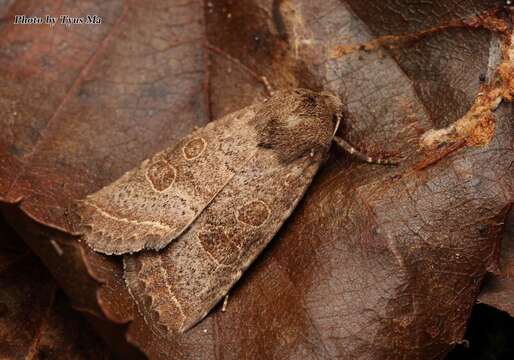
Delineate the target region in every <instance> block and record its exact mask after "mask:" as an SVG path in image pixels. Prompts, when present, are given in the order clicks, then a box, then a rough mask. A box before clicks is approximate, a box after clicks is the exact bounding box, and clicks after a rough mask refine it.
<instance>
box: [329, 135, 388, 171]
mask: <svg viewBox="0 0 514 360" xmlns="http://www.w3.org/2000/svg"><path fill="white" fill-rule="evenodd" d="M334 141H335V143H336V144H337V145H338V146H339V147H340V148H342V149H343V150H344V151H346V152H347V153H349V154H350V155H352V156H354V157H356V158H357V159H359V160H362V161H364V162H367V163H370V164H380V165H397V164H398V162H396V161H393V160H389V159H381V158H372V157H370V156H368V155H366V154H364V153H362V152H360V151H359V150H357V149H356V148H354V147H353V146H352V145H350V144H349V143H347V142H346V141H344V140H343V139H341V138H340V137H339V136H334Z"/></svg>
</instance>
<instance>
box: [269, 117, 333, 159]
mask: <svg viewBox="0 0 514 360" xmlns="http://www.w3.org/2000/svg"><path fill="white" fill-rule="evenodd" d="M267 125H268V126H266V127H265V128H264V129H263V130H264V131H263V132H261V134H260V136H261V139H260V145H261V146H264V147H267V148H271V149H274V150H275V151H276V153H277V155H278V156H279V158H280V159H281V160H282V161H292V160H294V159H297V158H299V157H301V156H305V155H307V154H313V153H319V152H322V153H325V152H326V151H328V148H329V147H330V142H331V141H332V135H333V132H334V128H333V125H332V122H331V119H330V118H329V117H327V116H306V115H297V114H290V115H288V116H284V117H282V118H274V119H270V120H269V122H268V124H267Z"/></svg>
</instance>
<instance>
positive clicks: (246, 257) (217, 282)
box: [124, 148, 325, 336]
mask: <svg viewBox="0 0 514 360" xmlns="http://www.w3.org/2000/svg"><path fill="white" fill-rule="evenodd" d="M324 156H325V154H322V153H318V154H315V155H314V156H313V157H311V156H309V155H306V156H303V157H301V158H298V159H296V160H294V161H293V162H291V163H283V162H281V161H280V160H278V159H277V157H276V156H275V154H273V151H272V150H270V149H265V148H258V150H257V151H256V152H255V154H254V156H253V157H252V158H251V159H249V160H248V161H247V162H246V163H245V165H244V167H242V168H241V169H240V171H239V172H238V173H237V174H236V175H235V176H234V178H233V179H232V180H231V181H230V183H229V184H228V185H227V186H226V187H225V188H223V190H222V191H221V192H220V193H219V194H218V196H217V197H216V198H215V199H214V201H213V202H212V203H211V204H210V205H209V206H208V207H207V208H206V209H205V210H204V211H203V212H202V214H201V215H200V216H199V217H198V218H197V220H196V221H195V222H194V224H193V225H192V226H191V227H190V228H189V229H188V231H187V232H185V233H184V234H183V235H182V236H181V237H179V238H178V239H177V240H176V241H174V242H173V243H172V244H170V246H168V247H167V248H166V249H165V250H164V251H162V252H160V253H140V254H137V255H133V256H125V257H124V264H125V280H126V284H127V286H128V288H129V290H130V292H131V294H132V296H133V297H134V299H135V301H136V302H137V304H138V307H139V309H140V311H141V313H142V314H143V315H144V317H145V319H146V321H147V323H148V324H149V325H150V326H151V327H152V329H153V330H154V331H156V332H157V333H158V334H161V335H162V336H165V335H166V334H168V333H174V332H177V331H178V332H183V331H185V330H187V329H189V328H191V327H192V326H194V325H195V324H196V323H197V322H199V321H200V320H201V319H203V318H204V317H205V316H206V315H207V313H208V312H209V311H210V310H211V309H212V308H213V307H214V306H215V305H216V304H217V303H218V302H219V301H220V299H222V298H223V297H224V296H225V295H226V294H227V292H228V291H229V289H230V288H231V287H232V286H233V285H234V284H235V283H236V282H237V281H238V279H239V278H240V277H241V275H242V274H243V272H244V271H245V270H246V269H247V268H248V267H249V266H250V264H251V263H252V262H253V261H254V259H255V258H256V257H257V255H259V253H260V252H261V251H262V250H263V249H264V248H265V247H266V245H267V244H268V243H269V241H270V240H271V239H272V238H273V236H274V235H275V233H276V232H277V231H278V230H279V228H280V227H281V225H282V224H283V223H284V221H285V220H286V219H287V218H288V217H289V216H290V214H291V213H292V211H293V210H294V208H295V207H296V205H297V203H298V202H299V200H300V199H301V198H302V196H303V194H304V193H305V191H306V189H307V187H308V186H309V184H310V183H311V181H312V179H313V177H314V175H315V174H316V172H317V170H318V168H319V166H320V163H321V161H322V158H323V157H324Z"/></svg>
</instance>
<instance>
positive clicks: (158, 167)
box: [145, 160, 177, 192]
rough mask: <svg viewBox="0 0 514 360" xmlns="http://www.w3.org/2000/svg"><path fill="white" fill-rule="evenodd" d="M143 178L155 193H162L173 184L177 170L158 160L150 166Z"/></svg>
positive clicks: (164, 161)
mask: <svg viewBox="0 0 514 360" xmlns="http://www.w3.org/2000/svg"><path fill="white" fill-rule="evenodd" d="M145 176H146V178H147V180H148V181H149V182H150V184H151V185H152V188H153V189H154V190H155V191H157V192H163V191H166V190H168V189H169V188H170V187H171V186H172V185H173V183H174V182H175V179H176V178H177V169H175V168H174V167H173V166H172V165H171V164H170V163H168V162H167V161H166V160H158V161H156V162H154V163H153V164H152V165H150V167H149V168H148V169H147V170H146V174H145Z"/></svg>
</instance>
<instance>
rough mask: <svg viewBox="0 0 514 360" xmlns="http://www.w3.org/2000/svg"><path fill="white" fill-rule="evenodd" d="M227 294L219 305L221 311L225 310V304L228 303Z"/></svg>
mask: <svg viewBox="0 0 514 360" xmlns="http://www.w3.org/2000/svg"><path fill="white" fill-rule="evenodd" d="M228 295H229V294H227V295H225V298H224V299H223V305H222V306H221V312H225V311H227V305H228Z"/></svg>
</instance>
